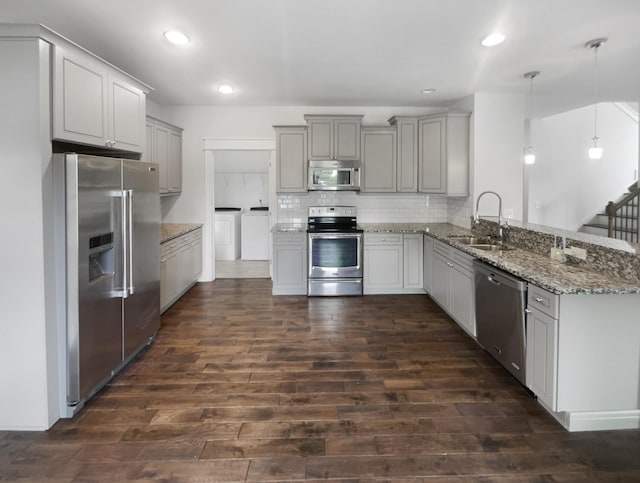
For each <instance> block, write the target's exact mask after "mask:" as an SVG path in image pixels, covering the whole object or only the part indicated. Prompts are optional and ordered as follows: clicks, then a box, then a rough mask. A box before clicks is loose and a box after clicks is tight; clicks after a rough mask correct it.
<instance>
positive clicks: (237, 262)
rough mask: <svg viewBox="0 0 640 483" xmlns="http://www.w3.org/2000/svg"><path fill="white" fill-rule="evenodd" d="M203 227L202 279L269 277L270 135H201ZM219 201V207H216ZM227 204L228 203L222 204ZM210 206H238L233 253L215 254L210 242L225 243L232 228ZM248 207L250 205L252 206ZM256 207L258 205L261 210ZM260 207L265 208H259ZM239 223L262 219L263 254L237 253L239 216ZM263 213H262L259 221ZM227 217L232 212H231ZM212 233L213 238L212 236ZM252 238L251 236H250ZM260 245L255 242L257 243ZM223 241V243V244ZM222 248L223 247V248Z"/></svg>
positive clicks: (272, 155)
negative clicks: (233, 137)
mask: <svg viewBox="0 0 640 483" xmlns="http://www.w3.org/2000/svg"><path fill="white" fill-rule="evenodd" d="M204 153H205V177H206V179H205V196H204V199H205V226H204V233H203V235H204V248H205V249H204V260H203V276H202V279H203V280H215V279H216V278H270V276H271V260H270V259H271V253H272V250H271V247H272V235H271V228H272V227H273V225H274V224H275V219H276V216H275V214H276V209H275V200H276V197H275V140H271V139H264V140H251V139H247V140H241V139H237V140H214V139H205V141H204ZM222 205H225V206H222ZM227 205H231V206H227ZM216 208H239V209H240V210H241V211H239V212H237V213H236V215H235V222H236V223H239V226H240V230H237V229H234V230H235V231H234V234H235V238H236V239H235V240H233V242H234V243H236V244H237V245H238V247H239V248H240V250H239V251H238V253H237V256H236V255H232V256H228V257H226V258H227V259H226V260H220V259H217V258H225V257H220V256H218V257H216V245H218V248H220V246H221V245H220V243H221V242H222V243H223V244H224V243H231V240H230V238H229V237H228V236H227V235H228V234H229V235H230V233H231V230H232V228H231V227H229V226H228V225H227V226H224V225H222V226H221V224H220V223H218V228H219V230H218V233H216V219H220V218H230V217H220V216H218V217H217V216H216V213H220V212H216ZM251 208H254V210H252V209H251ZM261 208H262V209H261ZM265 208H266V209H265ZM243 215H245V223H247V222H252V221H253V222H256V221H262V222H264V221H266V224H267V229H266V231H267V238H268V241H267V244H268V246H267V250H266V251H267V254H266V259H258V260H252V259H250V258H255V257H259V258H262V257H264V256H265V255H264V254H263V255H255V256H248V257H244V258H249V259H243V256H242V249H241V248H242V230H241V227H242V222H243V218H242V216H243ZM265 216H266V217H267V218H266V220H265ZM231 218H233V215H232V217H231ZM216 235H218V236H217V238H218V239H217V240H216ZM250 239H255V237H250ZM258 245H259V246H262V245H261V243H259V244H258ZM223 246H224V245H223ZM227 248H228V247H227Z"/></svg>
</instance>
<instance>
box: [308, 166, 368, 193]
mask: <svg viewBox="0 0 640 483" xmlns="http://www.w3.org/2000/svg"><path fill="white" fill-rule="evenodd" d="M307 172H308V177H309V179H308V183H307V189H308V190H309V191H360V161H345V160H336V159H327V160H323V161H316V160H309V169H308V170H307Z"/></svg>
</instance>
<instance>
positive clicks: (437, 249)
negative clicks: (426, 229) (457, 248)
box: [433, 240, 451, 258]
mask: <svg viewBox="0 0 640 483" xmlns="http://www.w3.org/2000/svg"><path fill="white" fill-rule="evenodd" d="M450 249H451V247H450V246H449V245H447V244H445V243H442V242H441V241H440V240H434V241H433V252H434V253H437V254H438V255H440V256H442V257H445V258H449V254H450Z"/></svg>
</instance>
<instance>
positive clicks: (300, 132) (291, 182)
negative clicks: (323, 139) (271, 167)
mask: <svg viewBox="0 0 640 483" xmlns="http://www.w3.org/2000/svg"><path fill="white" fill-rule="evenodd" d="M273 128H274V130H275V133H276V177H277V181H276V191H277V192H278V193H306V192H307V128H306V127H304V126H273Z"/></svg>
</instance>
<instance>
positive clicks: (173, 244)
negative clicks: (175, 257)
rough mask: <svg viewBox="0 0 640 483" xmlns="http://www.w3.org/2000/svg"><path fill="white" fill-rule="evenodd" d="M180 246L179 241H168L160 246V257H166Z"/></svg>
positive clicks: (175, 239) (177, 239) (176, 239)
mask: <svg viewBox="0 0 640 483" xmlns="http://www.w3.org/2000/svg"><path fill="white" fill-rule="evenodd" d="M179 246H180V239H179V238H174V239H173V240H169V241H167V242H164V243H161V244H160V256H161V257H163V256H165V255H168V254H169V253H171V252H173V251H175V250H177V249H178V247H179Z"/></svg>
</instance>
